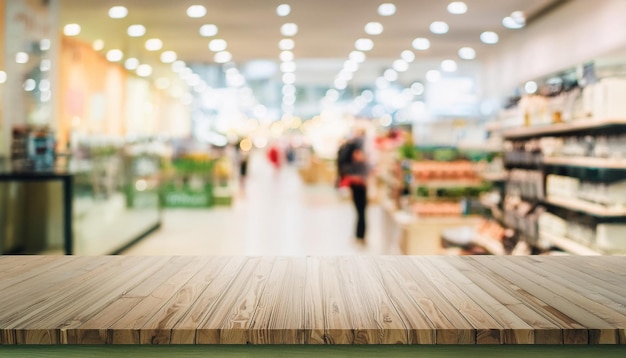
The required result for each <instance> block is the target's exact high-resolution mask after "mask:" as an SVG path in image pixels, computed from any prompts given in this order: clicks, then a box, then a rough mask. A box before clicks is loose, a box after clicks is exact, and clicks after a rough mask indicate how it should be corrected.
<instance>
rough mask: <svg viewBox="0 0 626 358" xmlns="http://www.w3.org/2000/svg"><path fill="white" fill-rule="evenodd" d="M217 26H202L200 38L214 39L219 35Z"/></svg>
mask: <svg viewBox="0 0 626 358" xmlns="http://www.w3.org/2000/svg"><path fill="white" fill-rule="evenodd" d="M217 31H218V30H217V26H216V25H214V24H206V25H202V26H200V36H203V37H212V36H215V35H217Z"/></svg>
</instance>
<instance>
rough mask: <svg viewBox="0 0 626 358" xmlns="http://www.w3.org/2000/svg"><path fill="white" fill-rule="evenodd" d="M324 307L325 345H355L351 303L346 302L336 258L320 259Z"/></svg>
mask: <svg viewBox="0 0 626 358" xmlns="http://www.w3.org/2000/svg"><path fill="white" fill-rule="evenodd" d="M319 260H320V266H319V269H320V274H319V277H320V279H321V289H322V292H321V293H322V307H323V312H324V343H326V344H353V343H354V342H355V338H356V337H355V335H354V332H353V329H354V326H353V319H352V317H351V311H350V307H351V304H352V303H351V302H346V298H345V297H344V295H345V293H344V291H343V287H342V286H341V281H340V280H339V267H338V262H337V260H338V259H337V258H336V257H324V258H320V259H319Z"/></svg>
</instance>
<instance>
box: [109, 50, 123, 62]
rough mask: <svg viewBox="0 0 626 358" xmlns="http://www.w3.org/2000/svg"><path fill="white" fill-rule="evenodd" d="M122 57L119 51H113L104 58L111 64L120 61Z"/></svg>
mask: <svg viewBox="0 0 626 358" xmlns="http://www.w3.org/2000/svg"><path fill="white" fill-rule="evenodd" d="M123 57H124V53H123V52H122V51H121V50H118V49H113V50H109V51H108V52H107V55H106V58H107V60H109V61H111V62H118V61H121V60H122V58H123Z"/></svg>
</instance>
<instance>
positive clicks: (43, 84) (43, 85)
mask: <svg viewBox="0 0 626 358" xmlns="http://www.w3.org/2000/svg"><path fill="white" fill-rule="evenodd" d="M39 90H40V91H49V90H50V81H49V80H46V79H43V80H41V81H39Z"/></svg>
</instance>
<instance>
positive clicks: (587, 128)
mask: <svg viewBox="0 0 626 358" xmlns="http://www.w3.org/2000/svg"><path fill="white" fill-rule="evenodd" d="M625 128H626V119H616V118H610V119H582V120H577V121H573V122H568V123H558V124H552V125H545V126H538V127H522V128H516V129H510V130H507V131H505V132H504V133H503V136H504V139H505V140H507V141H510V142H512V144H513V145H514V146H515V147H516V148H520V147H521V148H524V149H525V148H527V147H526V146H527V145H528V144H531V145H533V144H532V142H530V141H533V140H537V139H540V138H543V137H548V136H549V137H570V138H571V137H575V136H579V137H582V136H592V138H593V136H594V135H598V136H599V135H602V136H612V135H618V133H624V132H625V131H626V130H625ZM613 133H615V134H613ZM587 143H591V145H593V144H594V140H593V139H592V140H591V141H590V142H587ZM534 145H536V143H535V144H534ZM531 148H533V147H531ZM590 148H593V147H589V148H587V149H586V151H587V154H592V153H593V150H592V149H590ZM524 149H522V150H524ZM517 150H519V149H517ZM525 150H527V151H528V152H526V153H528V155H529V158H530V157H532V155H540V154H541V153H540V152H533V151H531V150H529V149H525ZM535 151H537V149H535ZM521 154H525V153H524V152H522V153H518V154H516V156H515V157H514V158H517V157H519V155H521ZM521 158H525V157H524V156H523V155H522V157H521ZM538 159H540V160H537V161H534V162H533V165H530V164H528V163H526V164H525V163H522V162H508V163H507V168H509V169H512V168H525V169H528V168H533V170H539V171H541V172H542V173H543V180H544V182H543V185H544V191H545V192H546V193H545V194H546V198H544V199H540V198H539V199H537V200H534V201H533V205H534V206H542V207H543V206H545V207H546V209H547V210H548V212H551V213H552V214H553V215H556V216H558V217H560V218H561V220H565V221H566V222H567V221H568V218H569V217H570V215H573V217H576V216H575V215H583V217H584V216H589V217H590V219H589V220H590V222H591V224H583V226H585V225H589V227H590V228H591V229H592V230H593V229H594V228H595V227H594V226H593V225H596V224H598V223H602V222H615V221H617V222H620V221H621V220H626V208H625V207H622V206H617V205H615V206H608V205H606V206H605V205H601V204H598V203H594V202H591V201H586V200H582V199H578V198H575V197H572V198H570V197H561V196H554V195H550V193H549V192H548V191H549V188H546V187H545V186H546V177H547V176H548V174H555V175H565V176H571V177H577V178H581V176H586V175H587V174H585V173H594V174H593V175H598V174H597V173H603V174H602V175H607V174H606V173H611V172H612V171H621V170H626V159H619V158H598V157H591V156H588V157H587V156H572V157H566V156H562V155H561V156H558V155H555V156H544V157H543V158H540V157H539V158H538ZM568 168H570V169H568ZM587 169H588V170H587ZM561 173H567V174H561ZM611 175H612V177H615V172H613V174H611ZM587 180H589V179H587ZM595 180H597V177H596V178H595ZM505 183H506V184H507V185H508V184H509V182H508V181H506V182H505ZM568 225H570V224H568ZM537 226H538V227H537V233H538V234H537V236H538V237H535V238H527V239H528V240H530V241H529V244H531V245H536V244H537V245H538V243H541V244H543V245H545V244H546V243H549V246H551V247H555V248H559V249H561V250H563V251H565V252H567V253H569V254H574V255H602V254H604V252H601V251H598V250H596V249H594V248H593V247H588V246H586V245H585V244H582V243H579V242H576V241H573V240H571V239H568V238H565V237H561V236H558V235H554V234H551V233H550V232H546V231H545V230H542V229H541V225H539V224H537ZM594 231H595V230H594ZM592 246H593V245H592Z"/></svg>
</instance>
